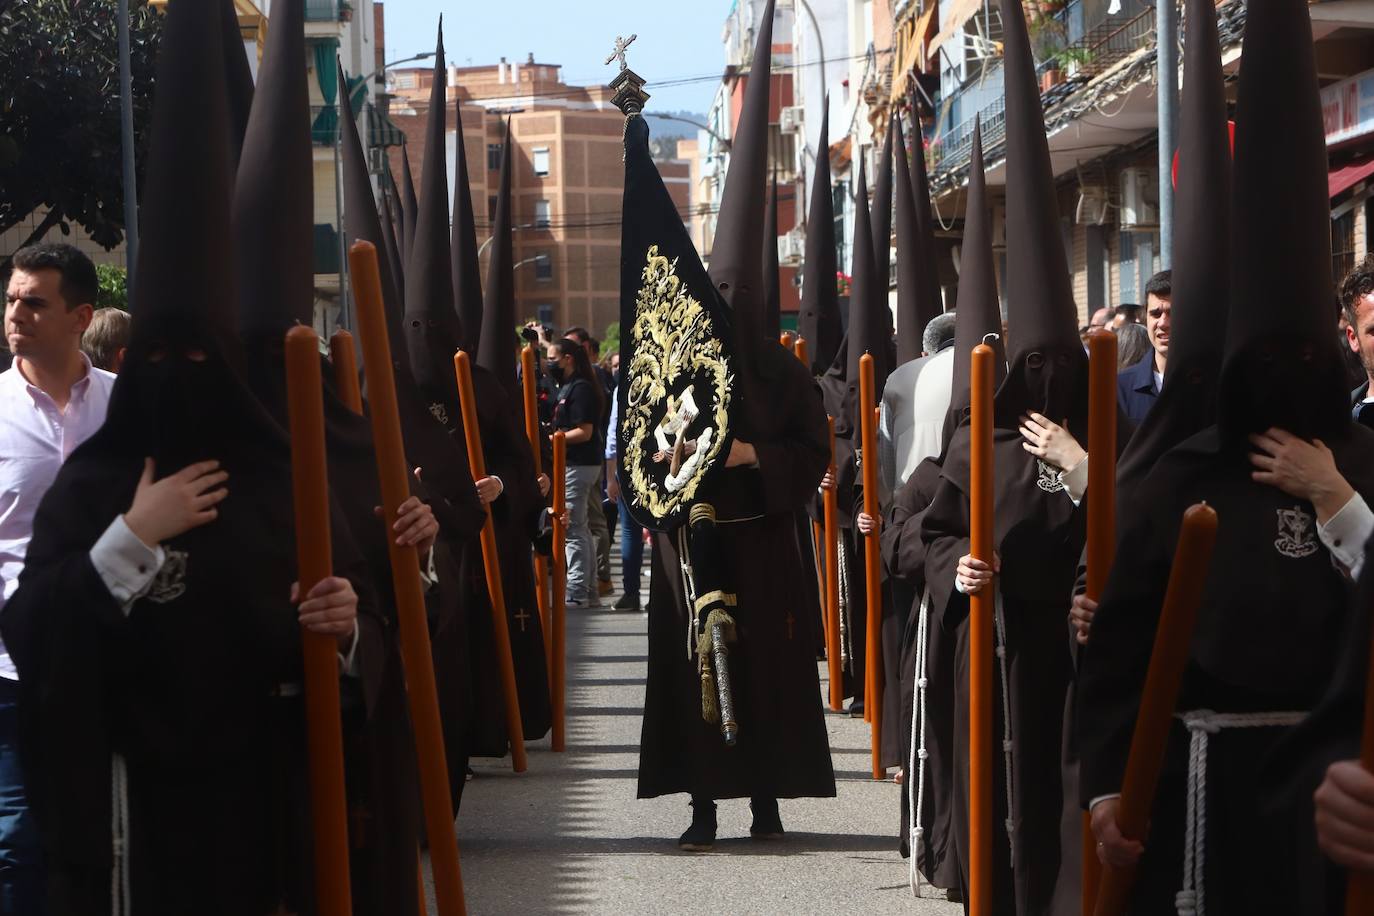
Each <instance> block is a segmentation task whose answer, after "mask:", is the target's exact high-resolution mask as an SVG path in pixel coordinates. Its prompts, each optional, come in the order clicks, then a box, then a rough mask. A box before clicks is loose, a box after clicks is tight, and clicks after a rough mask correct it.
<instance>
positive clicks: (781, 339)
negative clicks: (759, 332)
mask: <svg viewBox="0 0 1374 916" xmlns="http://www.w3.org/2000/svg"><path fill="white" fill-rule="evenodd" d="M778 343H780V344H782V345H783V347H785V348H786V349H788V350H791V351H792V352H793V353H796V350H794V349H793V348H794V347H795V346H796V338H795V337H794V336H793V335H792V332H791V331H783V332H782V333H781V334H779V335H778Z"/></svg>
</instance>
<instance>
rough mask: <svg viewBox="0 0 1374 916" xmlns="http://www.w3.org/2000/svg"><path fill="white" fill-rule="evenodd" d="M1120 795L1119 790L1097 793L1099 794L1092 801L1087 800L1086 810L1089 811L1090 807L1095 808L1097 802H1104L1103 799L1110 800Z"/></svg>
mask: <svg viewBox="0 0 1374 916" xmlns="http://www.w3.org/2000/svg"><path fill="white" fill-rule="evenodd" d="M1120 797H1121V793H1120V792H1112V793H1111V794H1109V795H1099V796H1097V798H1094V799H1093V800H1092V801H1090V802H1088V810H1089V811H1091V810H1092V809H1094V808H1096V807H1097V806H1098V805H1099V804H1101V803H1102V802H1104V801H1110V800H1111V799H1113V798H1120Z"/></svg>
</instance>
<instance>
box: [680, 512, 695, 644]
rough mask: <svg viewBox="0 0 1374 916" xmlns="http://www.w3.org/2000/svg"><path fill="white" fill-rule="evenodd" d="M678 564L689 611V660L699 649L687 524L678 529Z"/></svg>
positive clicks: (685, 604)
mask: <svg viewBox="0 0 1374 916" xmlns="http://www.w3.org/2000/svg"><path fill="white" fill-rule="evenodd" d="M677 566H678V571H679V572H680V573H682V595H683V599H684V607H683V609H684V610H686V611H687V615H686V616H687V660H688V661H691V660H692V659H693V657H695V655H696V651H697V613H696V610H695V608H696V605H697V584H696V580H695V579H693V578H692V561H691V560H690V559H689V558H688V555H687V526H686V525H682V526H681V527H679V528H678V529H677Z"/></svg>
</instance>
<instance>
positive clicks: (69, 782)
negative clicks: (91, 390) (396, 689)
mask: <svg viewBox="0 0 1374 916" xmlns="http://www.w3.org/2000/svg"><path fill="white" fill-rule="evenodd" d="M224 69H225V68H224V48H223V45H222V37H221V29H220V24H219V19H218V11H217V10H216V7H215V5H214V4H211V3H190V2H186V0H178V2H176V3H173V4H171V6H170V7H169V10H168V13H167V21H166V31H165V33H164V39H163V45H162V53H161V57H160V60H159V66H158V84H159V86H161V87H162V89H161V90H160V92H159V95H158V99H157V102H156V105H155V111H154V118H153V134H152V142H151V149H150V153H149V162H148V175H149V176H150V177H149V182H148V185H147V187H146V188H145V189H144V197H143V208H142V209H143V221H144V223H143V224H144V232H145V235H144V241H145V244H144V246H143V247H142V249H141V256H140V263H139V296H138V299H137V301H136V302H135V304H134V314H133V327H132V332H131V333H132V339H131V341H130V345H129V351H128V356H127V359H126V362H125V367H124V373H123V374H122V375H121V376H120V378H119V380H118V382H117V383H116V385H115V389H114V393H113V396H112V400H111V404H110V411H109V415H108V419H107V421H106V423H105V425H104V427H103V428H102V429H101V430H100V432H98V433H97V434H96V435H95V436H94V437H92V438H91V439H90V440H88V441H87V442H86V443H85V445H84V446H82V447H81V448H80V449H78V450H77V451H76V452H75V453H73V455H72V456H71V458H70V459H69V460H68V461H67V462H66V464H65V465H64V466H63V468H62V471H61V472H60V473H59V475H58V477H57V480H56V481H55V483H54V485H53V487H52V489H51V490H50V491H49V492H48V494H47V496H46V498H45V499H44V501H43V503H42V505H41V507H40V509H39V512H38V517H37V519H36V522H35V526H34V539H33V542H32V544H31V546H30V549H29V554H28V563H27V565H26V567H25V570H24V574H23V577H22V579H21V584H20V588H19V590H18V592H17V593H16V594H15V595H14V597H13V599H12V600H11V601H10V602H9V603H8V604H7V605H6V608H5V612H4V615H3V618H0V628H3V631H4V633H5V636H6V642H7V644H8V645H9V646H10V650H11V652H12V653H13V656H14V658H15V659H16V661H17V662H18V666H19V670H20V673H21V677H22V679H23V680H22V684H21V690H22V691H23V692H24V704H25V707H26V710H27V712H28V713H29V714H30V715H28V718H27V722H26V723H25V728H24V734H23V740H22V747H23V753H24V755H25V757H26V758H27V759H29V760H30V761H33V762H34V766H32V767H31V768H30V773H31V774H32V776H33V807H34V810H35V813H36V814H37V816H38V819H39V821H40V823H42V825H43V830H44V835H45V836H44V839H45V845H46V850H47V853H48V859H47V866H48V869H49V871H50V885H49V887H50V898H49V904H50V912H53V913H57V914H65V913H72V914H86V913H95V912H109V911H110V909H111V906H112V903H113V901H112V899H111V897H112V895H113V894H118V895H119V896H120V897H123V898H125V899H126V900H127V901H128V902H129V903H131V905H132V908H133V911H134V912H138V913H142V914H152V916H160V914H168V916H171V914H178V913H188V912H216V913H225V914H230V913H234V914H237V913H266V912H272V911H274V910H276V909H277V908H278V907H285V908H286V909H288V910H291V911H296V912H300V911H308V910H310V909H311V907H312V901H311V897H312V895H313V867H312V864H311V861H310V854H309V847H310V843H309V836H308V832H309V820H308V803H307V799H308V795H309V793H308V789H307V781H306V780H307V772H306V766H307V760H306V751H305V746H304V734H305V732H304V721H303V707H302V694H301V690H302V687H301V678H302V671H301V667H302V666H301V638H300V633H301V624H300V622H299V620H298V614H297V610H296V607H295V606H294V605H293V603H292V601H291V590H292V586H293V580H294V579H295V577H296V573H295V560H294V557H295V546H294V541H293V538H291V537H290V532H292V530H293V528H294V521H295V520H294V518H293V512H292V494H291V467H290V452H289V447H288V443H287V440H286V436H285V434H284V433H283V432H282V430H281V429H280V427H279V426H277V425H276V424H275V423H274V422H273V421H272V419H271V418H270V416H269V415H268V414H267V413H266V412H265V411H264V410H263V409H262V408H261V407H260V406H259V405H258V403H257V402H256V401H255V400H254V398H253V397H252V395H251V394H250V393H249V391H248V389H247V388H246V387H245V386H244V384H243V383H242V382H241V380H240V376H239V374H238V371H237V369H236V368H235V365H236V363H237V353H236V347H235V346H234V344H233V339H234V338H233V325H232V321H233V313H234V297H235V288H236V283H235V278H234V276H233V275H232V273H231V271H230V266H231V265H232V264H233V248H232V242H231V234H230V196H231V168H230V161H229V156H230V144H229V139H228V125H229V117H228V108H227V104H226V98H227V97H226V90H225V85H224ZM204 461H216V462H218V466H219V468H220V469H222V471H223V472H226V473H227V474H228V478H227V481H224V480H221V479H220V478H216V477H208V478H206V477H202V478H200V480H199V481H198V483H197V484H196V486H195V487H194V488H193V492H195V491H201V492H203V493H210V492H214V491H213V490H205V489H204V488H205V487H206V485H207V484H209V485H211V486H218V487H220V488H221V489H224V488H227V495H225V496H224V497H223V499H222V500H221V501H219V502H218V503H210V502H207V501H197V502H196V503H195V504H194V505H195V506H196V507H198V508H199V509H200V510H202V514H198V515H196V516H195V518H194V522H193V524H194V526H193V527H187V523H181V524H171V523H170V522H168V520H167V517H166V515H165V513H156V512H155V513H151V514H149V513H147V512H146V511H144V512H141V511H137V510H138V507H140V506H146V505H147V503H146V499H147V498H148V496H149V493H150V490H151V489H153V488H159V489H161V490H166V489H168V488H171V487H174V486H178V484H177V483H176V480H175V478H173V479H172V480H169V477H172V475H178V474H179V472H182V469H183V468H186V467H187V465H190V464H192V463H196V462H204ZM145 462H147V463H146V464H145ZM198 470H199V469H193V470H192V471H191V472H189V474H188V475H187V479H189V477H191V476H194V475H195V474H196V473H197V471H198ZM154 480H156V481H157V483H156V484H154V483H153V481H154ZM206 508H212V509H213V514H212V515H211V514H209V513H205V512H204V510H205V509H206ZM122 513H123V514H122ZM148 519H153V520H155V522H154V524H152V525H151V526H149V525H148V524H146V522H147V520H148ZM334 519H335V522H334V524H333V526H332V527H333V530H332V539H333V545H334V551H335V557H334V570H335V573H336V575H340V576H348V577H349V578H350V579H351V580H352V581H353V582H354V583H355V589H356V592H357V594H358V595H360V596H361V600H360V601H358V603H357V604H354V605H353V606H354V607H357V606H361V607H362V612H361V613H359V615H358V617H357V623H356V628H354V629H353V630H352V632H353V634H355V638H353V639H345V640H344V641H343V642H341V646H340V650H341V657H342V659H343V670H344V671H345V672H346V673H345V674H344V675H343V677H344V679H345V684H344V691H345V693H347V692H349V691H350V690H352V689H354V687H353V686H351V685H353V683H354V681H355V677H354V675H353V674H352V672H354V671H357V670H360V668H359V666H360V657H361V656H363V655H364V653H365V652H366V651H367V650H366V647H367V646H369V645H375V643H376V641H377V640H378V639H379V638H380V631H381V629H382V628H383V627H384V624H383V622H382V621H381V620H379V619H378V618H376V617H375V616H373V614H372V612H371V611H370V610H369V608H370V607H371V602H370V599H369V596H368V587H367V572H366V568H365V566H363V565H362V564H361V563H360V562H359V560H358V559H357V555H356V552H355V551H354V548H353V545H352V541H351V538H350V537H349V532H348V530H347V528H346V526H344V525H343V524H341V523H340V522H339V520H338V515H337V513H336V514H335V515H334ZM135 526H137V527H139V528H140V529H141V530H143V531H144V532H145V533H144V534H143V535H142V536H143V537H151V538H152V539H153V540H155V541H160V543H157V544H154V545H153V546H151V547H150V546H148V545H147V544H146V543H145V542H143V541H142V540H141V539H140V536H139V535H137V534H135V533H134V528H135ZM245 570H251V571H252V574H251V575H245V574H244V571H245ZM325 581H326V582H330V581H331V580H325ZM341 584H342V583H341ZM350 600H352V599H350ZM347 605H348V602H345V606H347ZM340 635H343V634H342V633H341V634H340ZM38 761H41V762H42V764H41V766H40V765H37V763H38ZM116 801H117V802H118V804H115V803H114V802H116ZM112 825H113V831H112ZM112 832H113V833H115V834H116V835H117V837H112ZM226 851H232V854H226ZM112 876H113V878H114V887H113V888H112V880H111V879H112Z"/></svg>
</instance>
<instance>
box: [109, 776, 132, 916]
mask: <svg viewBox="0 0 1374 916" xmlns="http://www.w3.org/2000/svg"><path fill="white" fill-rule="evenodd" d="M130 844H131V840H130V838H129V771H128V768H127V767H126V766H125V764H124V758H123V757H121V756H119V755H118V754H112V755H111V756H110V860H111V861H110V913H111V914H112V916H129V914H131V913H133V911H134V906H133V894H132V892H131V890H130V888H129V846H130Z"/></svg>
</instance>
